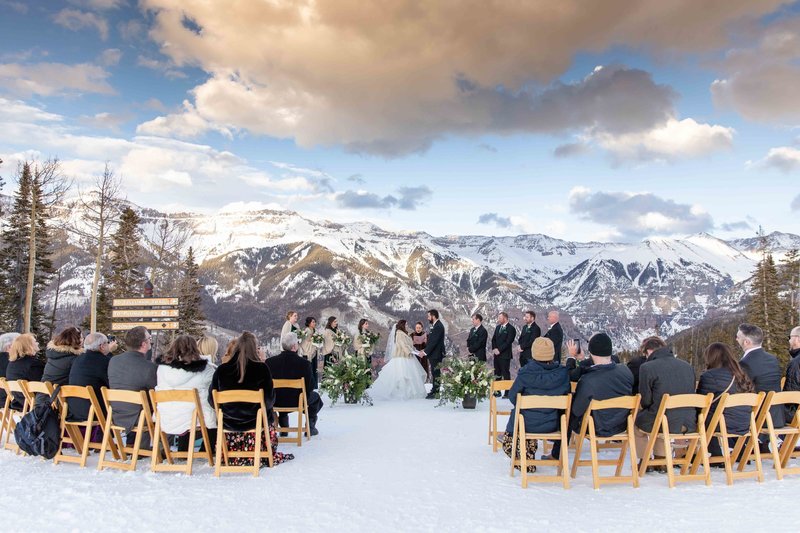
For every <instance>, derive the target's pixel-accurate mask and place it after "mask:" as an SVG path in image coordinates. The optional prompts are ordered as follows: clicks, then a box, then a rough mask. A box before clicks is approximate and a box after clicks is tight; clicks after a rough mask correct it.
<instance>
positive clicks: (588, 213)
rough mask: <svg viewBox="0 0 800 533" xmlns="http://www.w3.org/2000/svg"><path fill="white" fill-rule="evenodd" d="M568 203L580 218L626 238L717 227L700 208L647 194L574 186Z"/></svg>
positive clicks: (693, 231)
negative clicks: (594, 190) (607, 227)
mask: <svg viewBox="0 0 800 533" xmlns="http://www.w3.org/2000/svg"><path fill="white" fill-rule="evenodd" d="M569 204H570V209H571V211H572V212H573V213H574V214H575V215H577V216H578V217H580V218H582V219H584V220H589V221H592V222H595V223H597V224H602V225H605V226H609V227H611V228H613V233H614V234H615V235H616V236H618V237H622V238H624V239H640V238H642V237H648V236H653V235H682V234H687V233H698V232H701V231H708V230H710V229H712V228H713V227H714V221H713V219H712V218H711V215H709V214H708V213H707V212H706V211H705V209H703V208H702V207H701V206H698V205H688V204H679V203H677V202H675V201H673V200H670V199H665V198H661V197H660V196H657V195H655V194H652V193H648V192H643V193H633V192H603V191H597V192H593V191H591V190H590V189H587V188H586V187H574V188H573V189H572V190H571V191H570V193H569Z"/></svg>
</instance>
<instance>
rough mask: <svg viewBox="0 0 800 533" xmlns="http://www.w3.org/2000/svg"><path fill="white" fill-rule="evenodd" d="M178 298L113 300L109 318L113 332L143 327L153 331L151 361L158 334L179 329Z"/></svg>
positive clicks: (154, 352)
mask: <svg viewBox="0 0 800 533" xmlns="http://www.w3.org/2000/svg"><path fill="white" fill-rule="evenodd" d="M178 303H179V300H178V298H172V297H169V298H114V303H113V305H112V307H113V309H112V311H111V317H112V318H113V319H114V320H113V322H112V323H111V329H112V330H113V331H128V330H130V329H133V328H135V327H138V326H144V327H146V328H147V329H148V330H150V331H154V332H155V335H156V340H155V341H154V342H153V355H152V356H151V357H152V358H153V359H155V357H156V355H157V354H156V352H157V350H158V338H157V337H158V332H159V331H176V330H177V329H178V328H179V327H180V322H179V320H180V312H179V311H178Z"/></svg>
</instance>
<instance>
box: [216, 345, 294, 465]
mask: <svg viewBox="0 0 800 533" xmlns="http://www.w3.org/2000/svg"><path fill="white" fill-rule="evenodd" d="M215 390H217V391H221V392H222V391H228V390H256V391H257V390H261V391H262V392H263V394H264V405H265V406H266V408H267V419H268V421H269V428H268V429H267V430H265V431H264V433H262V435H261V437H260V438H261V447H262V448H266V439H267V438H269V439H270V441H271V443H272V455H273V460H274V463H275V464H276V465H277V464H280V463H283V462H284V461H288V460H291V459H294V455H292V454H290V453H280V452H278V451H277V449H278V433H277V432H276V431H275V422H274V415H273V412H272V406H273V404H274V403H275V391H274V389H273V388H272V375H271V374H270V371H269V367H267V365H265V364H264V356H263V352H260V351H259V349H258V344H257V343H256V338H255V336H254V335H253V334H252V333H250V332H249V331H245V332H244V333H242V335H241V336H240V337H239V338H238V339H237V340H236V348H235V350H234V352H233V356H231V359H230V361H228V362H225V363H222V364H221V365H219V366H218V367H217V369H216V371H215V372H214V376H213V378H212V379H211V386H210V387H209V390H208V401H209V403H212V404H213V403H214V396H213V394H212V391H215ZM258 409H259V406H258V405H255V404H242V403H232V404H225V405H223V406H222V414H223V423H224V424H225V429H226V430H229V431H231V433H223V435H224V438H225V439H226V443H227V445H228V449H229V450H231V451H253V450H255V443H256V441H255V437H254V435H253V433H245V431H252V430H254V429H255V427H256V415H257V414H258ZM223 435H220V438H223ZM229 464H231V465H233V466H252V464H253V461H252V459H244V458H231V459H230V462H229ZM267 464H269V463H268V462H267V459H262V460H261V466H266V465H267Z"/></svg>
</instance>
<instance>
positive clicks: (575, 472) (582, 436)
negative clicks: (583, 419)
mask: <svg viewBox="0 0 800 533" xmlns="http://www.w3.org/2000/svg"><path fill="white" fill-rule="evenodd" d="M585 438H586V431H585V428H583V427H581V434H580V435H578V440H576V441H575V457H573V458H572V472H570V475H571V476H572V478H573V479H574V478H575V477H577V475H578V466H579V465H578V463H580V461H581V451H583V442H584V439H585Z"/></svg>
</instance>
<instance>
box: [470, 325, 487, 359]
mask: <svg viewBox="0 0 800 533" xmlns="http://www.w3.org/2000/svg"><path fill="white" fill-rule="evenodd" d="M488 338H489V334H488V333H487V332H486V328H485V327H483V316H482V315H481V314H480V313H475V314H474V315H472V329H470V330H469V336H468V337H467V350H469V354H470V355H472V356H475V357H476V358H477V359H478V360H480V361H483V362H484V363H485V362H486V340H487V339H488Z"/></svg>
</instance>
